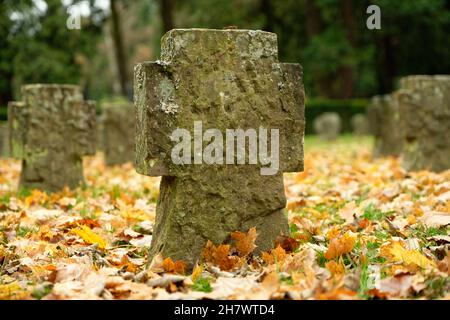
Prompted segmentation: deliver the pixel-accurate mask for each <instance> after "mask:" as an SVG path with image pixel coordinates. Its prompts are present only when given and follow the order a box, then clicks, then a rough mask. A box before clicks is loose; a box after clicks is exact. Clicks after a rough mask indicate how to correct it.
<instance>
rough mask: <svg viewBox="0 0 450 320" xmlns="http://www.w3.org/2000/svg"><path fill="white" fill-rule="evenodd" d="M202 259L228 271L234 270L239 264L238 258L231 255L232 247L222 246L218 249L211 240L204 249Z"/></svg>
mask: <svg viewBox="0 0 450 320" xmlns="http://www.w3.org/2000/svg"><path fill="white" fill-rule="evenodd" d="M202 257H203V259H205V261H206V262H210V263H212V264H215V265H217V266H218V267H220V269H222V270H226V271H227V270H231V269H233V268H234V267H236V266H237V265H238V263H239V258H238V257H236V256H232V255H230V245H228V244H220V245H219V246H217V247H216V246H215V245H214V244H213V243H212V242H211V241H210V240H208V242H207V243H206V246H205V248H204V249H203V252H202Z"/></svg>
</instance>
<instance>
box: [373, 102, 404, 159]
mask: <svg viewBox="0 0 450 320" xmlns="http://www.w3.org/2000/svg"><path fill="white" fill-rule="evenodd" d="M367 112H368V119H369V128H370V131H371V133H372V134H373V135H374V136H375V145H374V150H373V156H374V157H384V156H398V155H400V154H401V152H402V150H403V139H402V126H401V123H400V113H399V109H398V104H397V102H396V99H395V97H393V96H392V95H383V96H375V97H373V98H372V100H371V103H370V106H369V108H368V110H367Z"/></svg>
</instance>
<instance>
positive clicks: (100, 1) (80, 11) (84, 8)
mask: <svg viewBox="0 0 450 320" xmlns="http://www.w3.org/2000/svg"><path fill="white" fill-rule="evenodd" d="M61 1H62V2H63V3H64V5H70V4H72V2H73V1H72V0H61ZM109 1H110V0H96V1H95V5H96V6H97V7H100V8H102V9H103V10H109ZM33 2H34V4H35V5H36V7H37V8H38V10H39V11H45V10H46V9H47V4H46V3H45V1H44V0H33ZM70 13H71V14H73V15H82V16H88V15H89V1H87V0H86V1H81V2H80V3H78V4H77V5H74V6H72V7H71V8H70Z"/></svg>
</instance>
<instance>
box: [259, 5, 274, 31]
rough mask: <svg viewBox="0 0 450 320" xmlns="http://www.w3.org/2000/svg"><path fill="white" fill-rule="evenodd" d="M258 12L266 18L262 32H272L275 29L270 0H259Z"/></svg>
mask: <svg viewBox="0 0 450 320" xmlns="http://www.w3.org/2000/svg"><path fill="white" fill-rule="evenodd" d="M260 10H261V12H262V13H263V14H264V16H265V17H266V22H265V24H264V27H263V30H264V31H269V32H273V31H274V27H275V15H274V12H273V6H272V1H271V0H261V4H260Z"/></svg>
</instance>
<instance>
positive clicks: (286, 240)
mask: <svg viewBox="0 0 450 320" xmlns="http://www.w3.org/2000/svg"><path fill="white" fill-rule="evenodd" d="M299 245H300V244H299V243H298V241H297V240H295V239H294V238H291V237H288V236H284V235H279V236H278V237H277V238H276V239H275V246H276V247H278V246H280V247H282V248H283V249H284V250H285V251H286V252H293V251H295V250H297V249H298V247H299Z"/></svg>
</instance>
